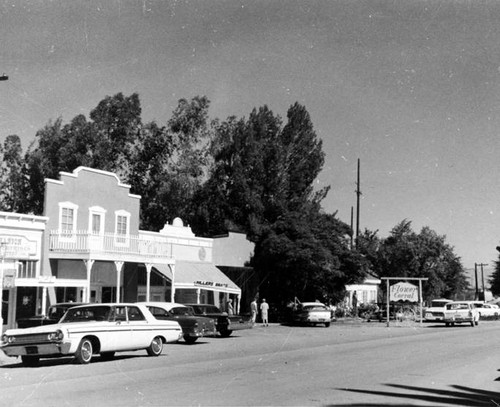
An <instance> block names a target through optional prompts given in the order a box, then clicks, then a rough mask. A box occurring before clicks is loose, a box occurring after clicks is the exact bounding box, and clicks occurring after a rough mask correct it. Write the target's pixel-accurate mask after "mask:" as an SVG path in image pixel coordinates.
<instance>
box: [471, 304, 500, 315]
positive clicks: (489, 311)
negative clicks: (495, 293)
mask: <svg viewBox="0 0 500 407" xmlns="http://www.w3.org/2000/svg"><path fill="white" fill-rule="evenodd" d="M474 306H475V307H476V309H477V311H478V312H479V318H481V319H485V318H493V319H498V316H499V315H500V308H499V307H498V305H496V304H486V303H475V304H474Z"/></svg>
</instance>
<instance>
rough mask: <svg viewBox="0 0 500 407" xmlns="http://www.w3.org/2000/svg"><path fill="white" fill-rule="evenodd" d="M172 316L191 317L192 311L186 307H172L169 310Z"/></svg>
mask: <svg viewBox="0 0 500 407" xmlns="http://www.w3.org/2000/svg"><path fill="white" fill-rule="evenodd" d="M170 312H171V313H172V315H176V316H186V315H187V316H193V315H194V314H193V310H192V309H191V308H188V307H174V308H172V309H171V310H170Z"/></svg>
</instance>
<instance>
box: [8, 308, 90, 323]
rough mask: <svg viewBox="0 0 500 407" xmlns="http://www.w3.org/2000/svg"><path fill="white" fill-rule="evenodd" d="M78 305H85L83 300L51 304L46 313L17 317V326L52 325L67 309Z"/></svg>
mask: <svg viewBox="0 0 500 407" xmlns="http://www.w3.org/2000/svg"><path fill="white" fill-rule="evenodd" d="M78 305H85V303H83V302H61V303H57V304H54V305H51V306H50V307H49V309H48V311H47V315H35V316H32V317H29V318H19V319H18V320H17V321H16V322H17V326H18V328H31V327H34V326H42V325H53V324H57V323H58V322H59V320H60V319H61V318H62V317H63V315H64V314H65V313H66V311H67V310H68V309H70V308H71V307H76V306H78Z"/></svg>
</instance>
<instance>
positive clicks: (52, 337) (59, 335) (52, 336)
mask: <svg viewBox="0 0 500 407" xmlns="http://www.w3.org/2000/svg"><path fill="white" fill-rule="evenodd" d="M63 338H64V333H63V331H61V330H60V329H58V330H57V331H55V332H51V333H49V334H48V335H47V339H48V340H49V341H54V342H60V341H62V340H63Z"/></svg>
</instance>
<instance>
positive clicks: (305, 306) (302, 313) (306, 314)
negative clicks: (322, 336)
mask: <svg viewBox="0 0 500 407" xmlns="http://www.w3.org/2000/svg"><path fill="white" fill-rule="evenodd" d="M291 318H292V321H291V322H292V323H295V324H308V325H318V324H324V325H325V326H326V327H327V328H328V327H329V326H330V322H331V320H332V317H331V312H330V310H329V309H328V308H327V307H326V306H325V305H324V304H322V303H320V302H301V303H300V304H298V305H297V306H296V307H295V308H294V309H293V310H292V316H291Z"/></svg>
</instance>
